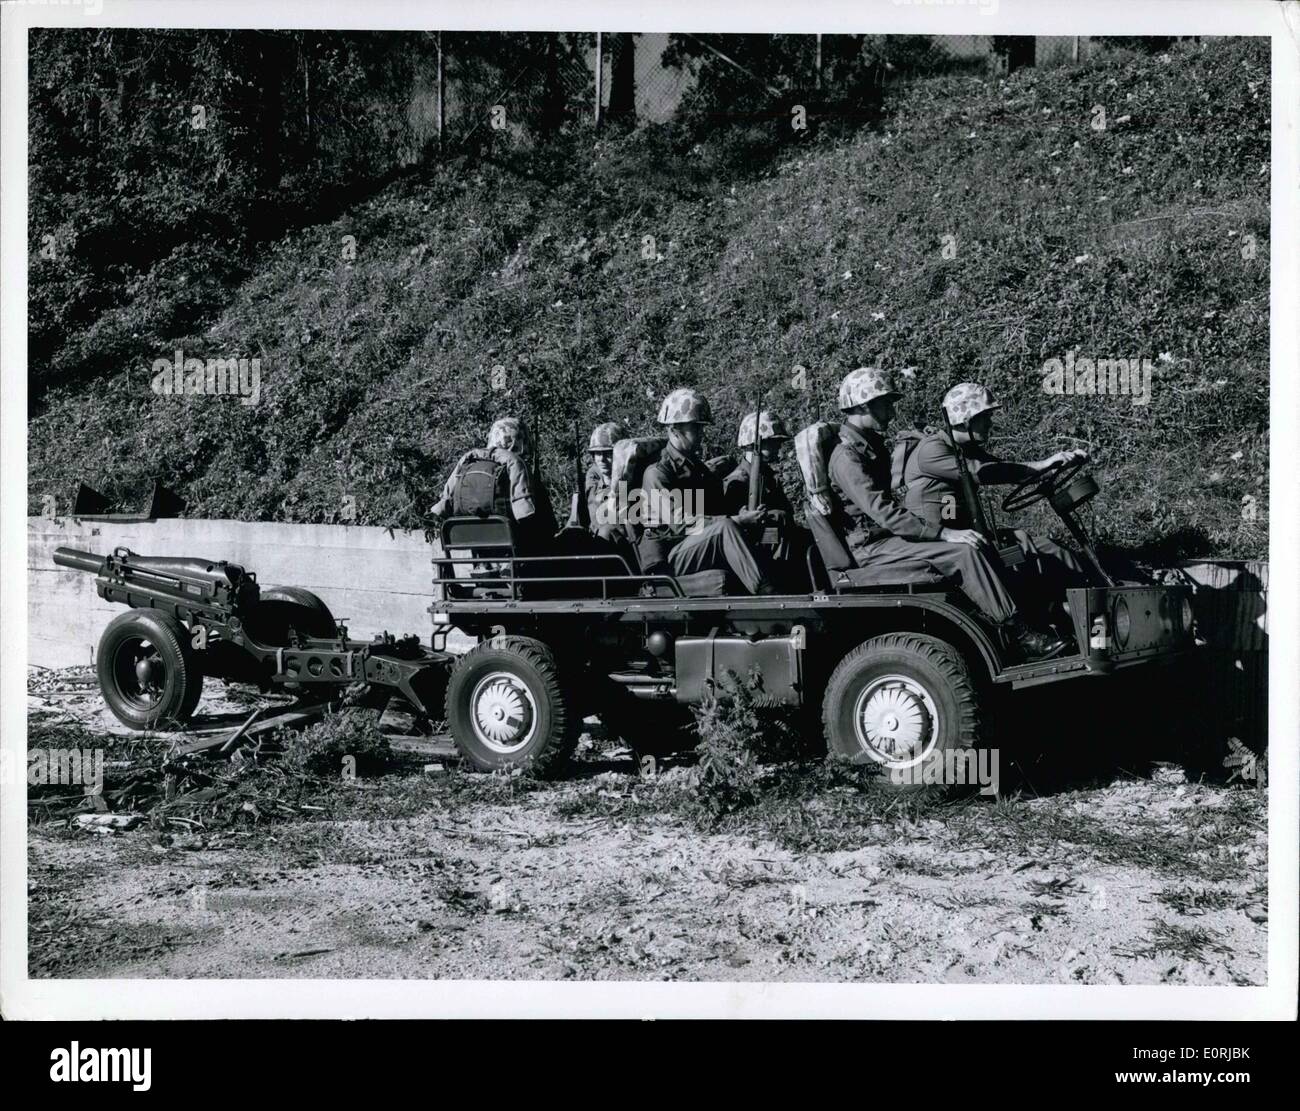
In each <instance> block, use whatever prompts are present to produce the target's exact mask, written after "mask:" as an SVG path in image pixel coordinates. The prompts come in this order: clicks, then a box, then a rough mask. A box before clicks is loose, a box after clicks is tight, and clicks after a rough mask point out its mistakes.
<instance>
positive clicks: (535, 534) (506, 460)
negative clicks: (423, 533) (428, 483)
mask: <svg viewBox="0 0 1300 1111" xmlns="http://www.w3.org/2000/svg"><path fill="white" fill-rule="evenodd" d="M529 450H530V445H529V443H528V438H527V434H526V433H525V432H524V430H523V427H522V425H520V423H519V421H518V420H516V419H515V418H514V417H502V418H501V419H500V420H498V421H496V422H495V423H494V424H493V425H492V428H491V430H490V431H489V432H488V441H487V446H486V447H484V448H472V449H471V450H469V451H467V452H466V453H465V454H464V455H462V456H461V457H460V459H459V460H457V462H456V466H455V467H454V468H452V472H451V475H450V477H448V479H447V482H446V484H445V485H444V486H443V491H442V497H441V498H440V499H439V500H438V501H437V502H436V503H435V504H434V506H433V508H432V510H431V512H432V513H433V514H434V515H435V516H438V517H442V516H444V515H446V514H447V513H448V512H449V511H450V510H451V509H452V506H453V505H454V503H455V500H456V492H457V490H458V489H459V487H460V480H461V474H462V472H463V471H464V469H465V467H466V465H467V464H469V463H471V462H474V461H476V460H482V459H490V460H492V462H494V463H497V464H499V465H500V466H501V467H502V468H503V471H504V475H505V481H504V491H503V496H504V499H505V502H506V504H504V505H502V506H500V507H499V510H500V511H503V515H508V516H510V517H511V518H513V520H514V522H515V525H516V531H517V536H518V539H519V543H520V547H521V548H525V547H526V548H529V549H536V548H539V547H541V546H543V545H544V544H545V543H546V542H548V541H550V540H551V539H552V538H553V537H554V536H555V532H556V522H555V510H554V508H553V507H552V506H551V499H550V495H549V494H548V493H547V491H546V487H545V486H544V485H543V484H541V483H534V482H533V476H532V472H531V471H530V470H529V468H528V462H527V455H528V453H529ZM505 510H508V514H506V513H505V512H504V511H505Z"/></svg>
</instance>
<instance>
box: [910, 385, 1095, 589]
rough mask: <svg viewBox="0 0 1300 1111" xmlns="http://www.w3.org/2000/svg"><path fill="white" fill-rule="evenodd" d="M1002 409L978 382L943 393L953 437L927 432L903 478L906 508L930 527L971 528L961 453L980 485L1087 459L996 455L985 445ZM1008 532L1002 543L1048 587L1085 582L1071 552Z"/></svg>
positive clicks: (1062, 454)
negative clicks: (1024, 459)
mask: <svg viewBox="0 0 1300 1111" xmlns="http://www.w3.org/2000/svg"><path fill="white" fill-rule="evenodd" d="M1001 407H1002V406H1001V405H999V404H998V402H996V401H994V400H993V395H992V394H991V393H990V392H989V390H988V389H987V387H985V386H982V385H980V384H979V383H978V382H960V383H958V384H957V385H955V386H953V388H952V389H950V390H949V391H948V392H947V393H946V394H944V397H943V408H944V411H945V412H946V413H947V416H948V423H949V424H950V425H951V426H952V435H949V434H948V432H947V431H941V430H937V431H931V432H927V433H926V434H925V435H924V436H922V437H921V438H920V439H919V440H918V441H917V442H916V446H915V447H914V448H913V449H912V450H911V451H910V452H909V453H908V454H907V456H906V459H905V461H904V463H903V467H902V476H901V478H902V483H903V487H904V493H903V504H904V505H906V506H907V508H908V509H910V510H911V511H912V512H913V513H915V514H916V515H917V516H919V517H924V518H925V519H926V520H927V521H929V522H931V523H932V524H945V523H946V524H951V525H952V527H954V528H971V527H972V526H973V519H972V510H971V507H970V506H968V505H967V504H966V501H965V499H964V498H963V497H962V488H961V471H960V469H959V467H958V458H957V452H958V450H959V449H960V451H961V453H962V455H963V456H964V457H965V460H966V469H967V471H968V472H969V474H970V476H971V478H973V479H974V480H975V483H976V484H977V485H978V486H1005V485H1012V484H1015V483H1020V482H1024V481H1025V480H1026V479H1028V478H1032V477H1033V476H1034V475H1036V474H1039V473H1040V472H1042V471H1044V470H1046V469H1047V468H1048V467H1050V466H1053V465H1054V464H1057V463H1069V462H1072V461H1073V460H1075V459H1079V458H1083V459H1086V458H1087V457H1088V456H1087V452H1084V451H1058V452H1057V453H1056V454H1055V455H1049V456H1048V457H1047V458H1046V459H1038V460H1034V461H1031V462H1025V463H1019V462H1013V461H1011V460H1006V459H999V458H998V457H996V456H994V455H992V454H991V453H990V452H989V450H988V447H987V445H988V442H989V438H990V436H991V434H992V431H993V414H994V413H995V412H996V411H997V410H998V409H1000V408H1001ZM1004 531H1005V535H1004V536H1002V537H1001V539H1002V540H1003V541H1005V542H1006V543H1008V544H1018V545H1019V546H1020V548H1021V549H1022V550H1023V551H1024V552H1025V554H1026V555H1027V556H1028V557H1029V558H1028V560H1027V561H1026V566H1027V567H1029V568H1032V569H1034V570H1036V571H1038V572H1039V574H1041V575H1043V576H1044V577H1045V580H1046V581H1047V583H1048V584H1050V586H1052V587H1064V586H1075V585H1080V584H1082V583H1084V582H1086V581H1087V578H1088V576H1087V573H1086V572H1085V571H1084V569H1083V565H1082V564H1081V563H1080V562H1079V558H1078V557H1077V556H1076V555H1075V554H1074V553H1073V552H1071V551H1070V550H1069V549H1068V548H1064V547H1062V546H1061V545H1059V544H1056V543H1053V542H1052V541H1051V540H1046V539H1042V538H1039V537H1032V536H1030V535H1029V533H1027V532H1025V531H1024V530H1023V529H1007V530H1004Z"/></svg>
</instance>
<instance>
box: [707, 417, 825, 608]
mask: <svg viewBox="0 0 1300 1111" xmlns="http://www.w3.org/2000/svg"><path fill="white" fill-rule="evenodd" d="M755 418H757V419H755ZM790 438H791V437H790V433H789V431H788V430H787V428H786V424H785V421H784V420H782V419H781V417H780V416H779V415H778V414H776V413H772V412H769V411H768V410H767V409H764V410H763V411H762V412H761V413H757V414H756V413H746V414H745V416H744V417H742V418H741V421H740V431H739V433H738V434H737V436H736V446H737V447H738V448H740V449H741V457H740V462H739V463H737V464H736V467H735V469H734V470H732V471H731V472H730V473H729V474H728V475H727V476H726V477H725V478H723V480H722V502H723V506H724V507H725V509H726V512H727V513H739V512H740V511H741V510H742V509H745V508H746V507H747V506H748V505H749V475H750V471H751V469H752V468H754V467H755V466H757V467H758V468H759V470H760V474H761V478H760V483H761V488H762V491H763V495H762V502H763V509H764V514H763V524H764V525H766V526H768V529H769V530H774V531H775V535H776V539H775V542H773V543H771V548H770V554H771V558H772V562H773V564H774V569H775V570H776V571H777V574H778V576H779V577H780V578H781V579H782V581H783V583H784V584H785V585H786V586H788V588H789V589H790V590H795V591H797V590H806V589H807V587H808V581H807V579H808V576H807V573H806V569H805V562H804V553H805V552H806V551H807V549H808V546H809V545H810V544H811V543H812V533H810V532H809V531H808V530H807V529H806V528H803V527H801V526H800V525H797V524H795V520H794V506H792V505H791V504H790V499H789V497H787V496H786V492H785V489H784V487H783V486H782V485H781V480H780V478H779V477H778V475H777V473H776V464H777V462H779V460H780V458H781V452H782V450H783V449H784V448H785V445H786V444H787V443H789V442H790Z"/></svg>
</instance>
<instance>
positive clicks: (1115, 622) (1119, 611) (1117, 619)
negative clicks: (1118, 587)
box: [1110, 598, 1133, 648]
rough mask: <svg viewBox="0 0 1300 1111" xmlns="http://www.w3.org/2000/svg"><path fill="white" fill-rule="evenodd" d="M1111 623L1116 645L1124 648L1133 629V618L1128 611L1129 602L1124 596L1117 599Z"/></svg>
mask: <svg viewBox="0 0 1300 1111" xmlns="http://www.w3.org/2000/svg"><path fill="white" fill-rule="evenodd" d="M1110 625H1111V631H1112V632H1113V633H1114V636H1115V647H1116V648H1123V647H1124V645H1126V644H1127V643H1128V635H1129V633H1130V632H1131V631H1132V629H1133V618H1132V617H1131V616H1130V614H1129V612H1128V603H1127V602H1126V601H1124V599H1123V598H1118V599H1116V601H1115V609H1114V610H1113V611H1112V614H1111V622H1110Z"/></svg>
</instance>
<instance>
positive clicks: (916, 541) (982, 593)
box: [828, 424, 1016, 624]
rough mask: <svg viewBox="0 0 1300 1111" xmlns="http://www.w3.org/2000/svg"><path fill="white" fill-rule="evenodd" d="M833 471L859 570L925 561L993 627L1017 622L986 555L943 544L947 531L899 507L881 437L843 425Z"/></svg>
mask: <svg viewBox="0 0 1300 1111" xmlns="http://www.w3.org/2000/svg"><path fill="white" fill-rule="evenodd" d="M828 470H829V477H830V487H831V492H832V494H833V495H834V500H835V503H836V513H835V523H836V524H837V525H838V527H839V528H840V529H841V530H842V531H843V532H844V538H845V543H846V544H847V545H848V548H849V550H850V551H851V552H852V553H853V558H854V559H855V560H857V562H858V563H859V565H860V566H863V567H883V566H887V565H889V564H891V563H900V562H903V561H906V560H913V559H923V560H926V561H927V562H929V563H931V564H933V565H934V566H935V567H937V568H938V569H939V570H940V571H941V572H942V573H944V574H947V575H955V576H957V578H958V582H959V583H960V586H961V589H962V591H963V592H964V593H965V594H966V596H967V597H969V598H970V600H971V601H972V602H974V603H975V606H976V608H978V609H979V610H980V612H981V613H983V614H984V615H985V616H986V617H987V618H989V619H990V620H991V621H993V622H995V623H997V624H1002V623H1003V622H1007V621H1011V620H1013V619H1014V618H1015V617H1016V605H1015V602H1013V601H1012V599H1011V595H1010V594H1008V593H1007V589H1006V587H1005V586H1004V585H1003V584H1002V582H1001V580H1000V579H999V578H998V576H997V573H996V572H995V571H994V570H993V567H992V565H991V564H990V563H989V561H988V559H987V558H985V556H984V555H983V553H982V552H980V551H979V550H978V549H976V548H973V547H971V546H970V545H969V544H950V543H945V542H943V541H941V540H939V534H940V531H941V529H942V528H943V527H944V526H942V525H940V524H938V523H935V522H931V521H927V520H925V519H924V518H923V517H919V516H917V515H916V514H915V513H911V512H909V511H908V510H906V509H904V508H903V507H902V506H900V505H898V503H897V502H895V501H894V498H893V495H892V492H891V489H890V473H889V472H890V455H889V449H888V448H887V446H886V445H885V440H884V437H883V436H881V435H880V433H879V432H875V431H872V430H870V429H866V430H860V429H857V428H854V427H853V426H852V425H849V424H843V425H841V426H840V442H839V443H838V444H836V445H835V448H834V450H833V451H832V452H831V458H830V464H829V467H828Z"/></svg>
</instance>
